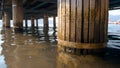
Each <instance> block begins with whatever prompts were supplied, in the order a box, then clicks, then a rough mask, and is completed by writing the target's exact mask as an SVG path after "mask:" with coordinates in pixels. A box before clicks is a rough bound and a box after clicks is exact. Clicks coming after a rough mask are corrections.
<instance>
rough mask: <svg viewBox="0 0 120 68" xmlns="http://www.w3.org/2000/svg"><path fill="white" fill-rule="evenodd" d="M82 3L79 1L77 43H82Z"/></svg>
mask: <svg viewBox="0 0 120 68" xmlns="http://www.w3.org/2000/svg"><path fill="white" fill-rule="evenodd" d="M82 1H83V0H77V14H76V15H77V16H76V42H81V30H82Z"/></svg>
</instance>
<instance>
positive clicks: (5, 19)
mask: <svg viewBox="0 0 120 68" xmlns="http://www.w3.org/2000/svg"><path fill="white" fill-rule="evenodd" d="M9 14H10V13H9V12H4V14H3V16H2V23H3V27H10V20H11V19H10V15H9ZM12 19H13V23H14V26H13V28H14V29H23V2H22V0H12ZM54 19H55V18H54ZM24 20H25V27H26V28H27V27H28V19H27V18H26V19H24ZM35 20H36V27H37V28H38V18H35V17H34V16H31V27H32V28H34V27H35ZM55 21H56V20H54V27H56V22H55ZM44 27H45V28H49V22H48V15H47V14H45V15H44Z"/></svg>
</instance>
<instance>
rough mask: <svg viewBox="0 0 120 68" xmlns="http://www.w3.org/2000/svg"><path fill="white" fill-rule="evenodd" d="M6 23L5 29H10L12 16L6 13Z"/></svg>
mask: <svg viewBox="0 0 120 68" xmlns="http://www.w3.org/2000/svg"><path fill="white" fill-rule="evenodd" d="M4 23H5V27H7V28H10V15H9V12H5V13H4Z"/></svg>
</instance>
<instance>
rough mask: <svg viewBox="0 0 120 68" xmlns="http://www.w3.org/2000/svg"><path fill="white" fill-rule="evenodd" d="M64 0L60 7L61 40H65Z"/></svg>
mask: <svg viewBox="0 0 120 68" xmlns="http://www.w3.org/2000/svg"><path fill="white" fill-rule="evenodd" d="M65 4H66V0H62V5H61V6H62V9H61V11H62V12H61V17H62V19H61V25H62V28H61V33H62V36H61V40H65V33H66V30H65V27H66V21H65V20H66V19H65V17H66V16H65V13H66V11H65V8H66V5H65Z"/></svg>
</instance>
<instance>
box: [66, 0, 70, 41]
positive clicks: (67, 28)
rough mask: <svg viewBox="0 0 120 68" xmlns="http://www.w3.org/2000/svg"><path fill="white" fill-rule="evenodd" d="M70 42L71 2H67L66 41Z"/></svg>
mask: <svg viewBox="0 0 120 68" xmlns="http://www.w3.org/2000/svg"><path fill="white" fill-rule="evenodd" d="M69 40H70V0H66V41H69Z"/></svg>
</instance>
